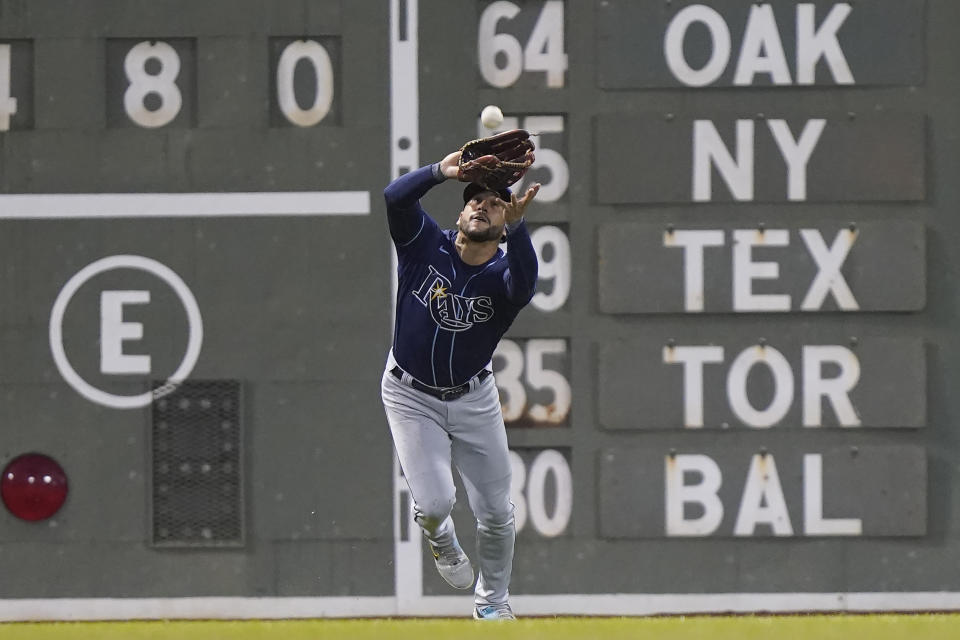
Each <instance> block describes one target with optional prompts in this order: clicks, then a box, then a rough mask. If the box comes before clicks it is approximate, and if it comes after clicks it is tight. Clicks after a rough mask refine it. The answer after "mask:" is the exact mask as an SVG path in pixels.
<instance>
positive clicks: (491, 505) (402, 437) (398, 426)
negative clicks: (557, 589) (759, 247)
mask: <svg viewBox="0 0 960 640" xmlns="http://www.w3.org/2000/svg"><path fill="white" fill-rule="evenodd" d="M394 366H396V361H395V360H394V359H393V354H392V353H391V354H390V356H389V357H388V359H387V367H386V370H385V371H384V374H383V380H382V381H381V396H382V398H383V406H384V409H385V411H386V414H387V422H388V423H389V424H390V432H391V434H392V435H393V443H394V447H395V448H396V451H397V456H398V458H399V459H400V466H401V468H402V469H403V474H404V477H405V478H406V480H407V485H408V486H409V487H410V493H411V494H412V496H413V501H414V509H415V514H416V520H417V523H418V524H419V525H420V527H421V528H422V529H423V531H424V534H425V535H426V536H427V538H429V539H430V540H431V541H432V542H434V543H435V544H440V545H443V544H448V543H450V542H451V541H453V540H456V531H455V530H454V525H453V519H452V518H451V517H450V512H451V511H452V510H453V505H454V502H456V487H455V485H454V483H453V472H452V467H456V469H457V471H458V472H459V473H460V478H461V479H462V481H463V486H464V488H465V489H466V492H467V500H468V502H469V504H470V509H471V510H472V511H473V515H474V517H475V518H476V520H477V558H476V564H477V565H479V569H480V571H479V578H478V579H477V584H476V587H475V589H474V600H475V602H476V603H477V604H478V605H486V604H499V603H503V602H507V600H508V598H509V586H510V574H511V571H512V568H513V548H514V540H515V537H516V529H515V527H514V520H513V502H511V501H510V476H511V472H510V456H509V449H508V448H507V433H506V429H505V428H504V424H503V415H502V413H501V411H500V398H499V394H498V392H497V386H496V383H495V381H494V379H493V376H487V378H486V379H484V380H483V381H482V382H478V381H477V380H476V379H475V378H474V379H473V380H471V381H470V385H471V388H470V391H469V392H467V393H466V394H464V395H463V396H461V397H460V398H458V399H456V400H448V401H443V400H440V399H439V398H434V397H433V396H431V395H429V394H426V393H423V392H422V391H418V390H416V389H413V388H411V387H409V386H407V385H406V384H404V383H402V382H401V381H400V380H398V379H397V378H396V377H394V376H393V375H392V374H391V373H390V370H391V369H393V367H394ZM451 465H452V467H451Z"/></svg>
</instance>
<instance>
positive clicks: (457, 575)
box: [430, 542, 473, 589]
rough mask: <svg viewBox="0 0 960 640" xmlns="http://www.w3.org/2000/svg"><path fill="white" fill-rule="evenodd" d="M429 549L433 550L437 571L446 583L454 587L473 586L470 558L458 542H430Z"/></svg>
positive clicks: (466, 587) (467, 587) (465, 587)
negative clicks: (442, 544) (442, 543)
mask: <svg viewBox="0 0 960 640" xmlns="http://www.w3.org/2000/svg"><path fill="white" fill-rule="evenodd" d="M430 550H431V551H432V552H433V561H434V562H435V563H436V565H437V571H439V572H440V577H441V578H443V579H444V580H446V581H447V584H449V585H450V586H451V587H453V588H454V589H469V588H470V587H472V586H473V567H472V566H470V558H468V557H467V554H466V553H464V552H463V549H461V548H460V545H459V544H457V543H456V542H453V543H451V544H449V545H445V546H440V545H435V544H433V542H430Z"/></svg>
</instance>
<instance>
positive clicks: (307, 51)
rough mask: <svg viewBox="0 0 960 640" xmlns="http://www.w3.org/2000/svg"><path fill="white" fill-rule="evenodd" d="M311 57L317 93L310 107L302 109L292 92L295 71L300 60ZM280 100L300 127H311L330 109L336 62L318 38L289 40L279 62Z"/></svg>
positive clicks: (289, 116) (286, 111) (285, 112)
mask: <svg viewBox="0 0 960 640" xmlns="http://www.w3.org/2000/svg"><path fill="white" fill-rule="evenodd" d="M301 60H308V61H309V62H310V64H312V65H313V72H314V73H315V74H316V78H317V94H316V95H315V96H314V99H313V105H312V106H311V107H310V108H309V109H301V108H300V105H298V104H297V98H296V96H295V95H294V92H293V74H294V70H295V69H296V67H297V63H298V62H300V61H301ZM277 101H278V102H279V103H280V111H282V112H283V115H284V116H286V118H287V120H289V121H290V122H292V123H293V124H295V125H297V126H298V127H312V126H313V125H315V124H317V123H318V122H320V121H321V120H323V119H324V118H325V117H326V116H327V114H328V113H330V105H332V104H333V63H332V62H330V54H328V53H327V50H326V49H324V48H323V46H322V45H321V44H320V43H319V42H315V41H313V40H297V41H296V42H291V43H290V44H288V45H287V46H286V47H285V48H284V50H283V53H281V54H280V61H279V62H278V63H277Z"/></svg>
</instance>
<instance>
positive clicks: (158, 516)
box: [151, 380, 244, 547]
mask: <svg viewBox="0 0 960 640" xmlns="http://www.w3.org/2000/svg"><path fill="white" fill-rule="evenodd" d="M158 386H159V385H158ZM241 401H242V398H241V387H240V382H239V381H237V380H188V381H186V382H183V383H181V384H180V385H179V386H177V387H176V388H175V389H174V390H173V391H171V392H170V393H168V394H167V395H164V396H162V397H159V398H157V399H156V400H154V401H153V405H152V429H151V433H152V437H151V461H152V478H153V487H152V491H151V495H152V509H151V513H152V517H153V522H152V527H151V529H152V544H153V545H154V546H158V547H185V546H186V547H217V546H240V545H242V544H243V541H244V527H243V519H244V517H243V516H244V512H243V502H244V500H243V455H242V443H243V429H242V426H243V421H242V412H241V407H242V403H241Z"/></svg>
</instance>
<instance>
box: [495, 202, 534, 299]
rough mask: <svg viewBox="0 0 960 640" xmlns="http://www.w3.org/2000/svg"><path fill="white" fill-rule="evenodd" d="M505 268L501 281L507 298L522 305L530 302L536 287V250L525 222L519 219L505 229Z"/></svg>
mask: <svg viewBox="0 0 960 640" xmlns="http://www.w3.org/2000/svg"><path fill="white" fill-rule="evenodd" d="M507 249H508V250H507V269H506V271H504V274H503V283H504V285H506V288H507V299H509V300H510V301H511V302H513V303H514V304H517V305H520V306H523V305H525V304H527V303H528V302H530V299H531V298H533V294H534V292H535V291H536V289H537V274H538V268H539V267H538V264H537V252H536V250H535V249H534V248H533V242H532V241H531V240H530V232H529V231H528V230H527V223H526V222H524V221H521V222H520V223H519V224H518V225H517V226H516V227H514V228H512V229H508V230H507Z"/></svg>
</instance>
